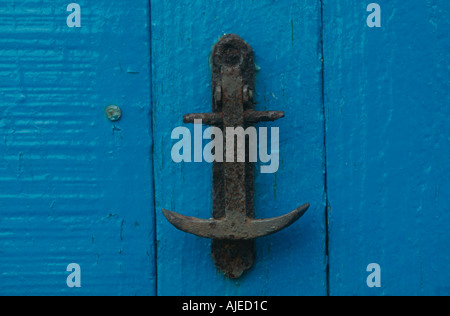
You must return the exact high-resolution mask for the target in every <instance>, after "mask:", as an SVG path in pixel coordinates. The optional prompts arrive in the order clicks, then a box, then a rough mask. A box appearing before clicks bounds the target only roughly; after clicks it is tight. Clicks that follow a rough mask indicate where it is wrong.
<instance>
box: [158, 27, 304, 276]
mask: <svg viewBox="0 0 450 316" xmlns="http://www.w3.org/2000/svg"><path fill="white" fill-rule="evenodd" d="M212 63H213V67H212V70H213V71H212V72H213V74H212V81H213V113H199V114H188V115H185V116H184V119H183V120H184V122H185V123H194V120H196V119H201V120H202V121H203V123H204V124H207V125H213V126H217V127H219V128H221V129H222V131H223V133H224V135H225V130H226V127H235V128H236V127H244V128H247V127H249V126H251V125H252V124H255V123H258V122H264V121H275V120H277V119H280V118H282V117H284V113H283V112H280V111H267V112H256V111H255V110H254V107H255V105H254V102H253V94H254V93H253V92H254V91H255V64H254V54H253V49H252V48H251V46H250V45H248V44H247V43H246V42H245V41H244V40H242V39H241V38H240V37H239V36H237V35H234V34H230V35H225V36H224V37H222V39H221V40H220V41H219V42H218V43H217V44H216V46H215V47H214V50H213V53H212ZM235 150H236V149H235ZM235 154H236V153H235ZM224 155H226V154H225V153H224ZM246 161H249V159H248V153H247V157H246ZM308 208H309V204H305V205H303V206H301V207H299V208H297V209H296V210H294V211H293V212H291V213H289V214H286V215H284V216H281V217H277V218H272V219H264V220H260V219H254V218H255V211H254V164H253V163H250V162H245V163H242V162H225V163H219V162H215V163H214V164H213V219H196V218H192V217H186V216H183V215H180V214H177V213H175V212H171V211H168V210H163V213H164V215H165V217H166V218H167V220H168V221H169V222H170V223H172V224H173V225H174V226H175V227H176V228H178V229H180V230H182V231H184V232H187V233H191V234H194V235H196V236H200V237H204V238H210V239H212V240H213V242H212V257H213V260H214V263H215V264H216V266H217V268H218V269H220V270H221V271H222V272H223V273H224V274H225V276H227V277H229V278H232V279H235V278H239V277H240V276H242V274H243V273H244V272H245V271H247V270H248V269H250V268H251V267H252V266H253V263H254V259H255V255H254V242H253V240H254V239H256V238H259V237H263V236H267V235H270V234H273V233H276V232H278V231H280V230H282V229H284V228H286V227H288V226H290V225H291V224H293V223H294V222H296V221H297V220H298V219H299V218H300V217H302V216H303V214H305V212H306V211H307V210H308Z"/></svg>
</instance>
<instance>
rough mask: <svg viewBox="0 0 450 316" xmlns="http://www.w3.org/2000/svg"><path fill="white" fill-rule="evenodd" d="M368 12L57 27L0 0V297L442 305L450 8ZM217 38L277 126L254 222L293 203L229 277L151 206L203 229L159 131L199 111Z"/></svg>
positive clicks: (47, 15)
mask: <svg viewBox="0 0 450 316" xmlns="http://www.w3.org/2000/svg"><path fill="white" fill-rule="evenodd" d="M370 2H371V1H367V3H366V2H364V1H363V2H359V3H358V4H355V3H354V1H350V0H342V1H332V0H322V1H309V0H278V1H273V0H258V1H250V0H243V1H229V0H214V1H211V0H192V1H167V0H151V1H148V0H146V1H144V0H135V1H133V5H132V6H130V5H129V4H128V3H126V2H117V3H111V1H105V0H97V1H86V0H80V1H78V2H77V4H78V5H79V7H80V8H81V15H80V17H81V25H79V26H80V27H76V26H75V27H69V24H70V23H67V22H68V21H67V17H68V15H69V14H70V13H71V12H70V10H69V11H67V7H68V5H69V3H70V2H67V3H66V2H64V1H60V0H58V1H53V0H52V1H50V0H29V1H24V2H18V1H8V0H0V34H1V36H0V96H1V98H0V295H5V294H20V295H23V294H25V295H208V296H212V295H240V296H247V295H327V294H330V295H397V294H408V295H449V294H450V286H449V285H448V284H450V272H449V270H448V266H449V264H450V249H449V247H450V246H449V245H450V232H449V229H448V224H449V222H450V218H449V216H450V215H449V214H450V212H449V209H448V205H450V201H449V194H448V192H449V191H450V187H449V181H448V179H449V175H450V161H449V158H450V157H449V153H450V146H449V145H450V139H449V135H450V128H449V126H450V120H449V117H450V108H449V105H450V97H449V91H450V89H449V88H450V81H449V53H448V52H449V51H450V47H449V43H450V41H449V37H448V29H449V22H448V19H447V16H448V14H449V9H450V4H449V2H448V1H444V0H425V1H421V0H414V1H409V2H408V3H404V2H405V1H385V0H380V1H378V2H377V3H378V5H379V7H380V8H381V16H380V18H381V25H380V26H381V27H369V25H368V21H366V19H367V17H368V16H369V14H370V12H368V11H367V7H368V5H369V4H370ZM228 33H236V34H239V35H240V36H241V37H242V38H243V39H244V40H246V41H247V42H248V43H249V44H250V45H251V46H252V47H253V49H254V51H255V62H256V65H257V69H258V73H257V76H256V94H255V100H256V103H257V104H256V110H279V111H284V112H285V114H286V116H285V118H283V119H282V120H279V121H277V122H273V123H261V124H259V126H262V127H266V126H267V127H279V128H280V149H279V152H280V165H279V169H278V171H277V172H276V173H274V174H263V173H260V172H259V170H260V168H259V167H260V165H261V163H258V164H257V165H256V171H257V172H256V178H255V208H256V217H257V218H270V217H275V216H279V215H283V214H285V213H287V212H288V211H291V210H293V209H294V208H296V207H298V206H299V205H301V204H303V203H304V202H309V203H310V204H311V208H310V209H309V211H308V212H307V213H306V215H305V216H304V217H303V218H301V219H300V221H299V222H298V223H296V224H294V225H293V226H291V227H289V228H288V229H286V230H283V231H281V232H279V233H278V234H275V235H271V236H268V237H264V238H261V239H258V240H257V241H256V247H255V252H256V261H255V264H254V266H253V268H252V269H251V270H249V271H248V272H247V273H246V274H245V275H244V276H243V277H242V278H240V279H237V280H230V279H228V278H226V277H224V276H223V275H222V274H221V273H220V271H218V270H217V268H216V267H215V265H214V263H213V261H212V259H211V250H210V247H211V241H210V240H208V239H202V238H199V237H195V236H193V235H188V234H185V233H183V232H180V231H178V230H176V229H175V228H174V227H173V226H172V225H171V224H170V223H169V222H167V220H166V219H165V217H164V216H163V214H162V209H163V208H166V209H170V210H172V211H176V212H179V213H182V214H184V215H188V216H194V217H198V218H210V217H211V211H212V194H211V191H212V165H211V164H208V163H187V162H183V163H176V162H174V161H173V159H172V157H171V151H172V147H173V145H174V144H175V143H176V140H173V139H172V137H171V134H172V131H173V130H174V129H175V128H177V127H180V126H186V127H188V128H189V129H190V131H191V132H192V134H194V128H193V127H192V126H189V125H184V124H183V120H182V118H183V115H184V114H187V113H197V112H210V111H211V106H212V87H211V63H210V59H209V58H210V54H211V51H212V47H213V46H214V45H215V43H217V41H218V40H219V38H220V37H221V36H223V35H224V34H228ZM111 105H115V106H118V107H119V108H120V109H121V113H122V116H121V118H120V120H118V121H114V120H110V119H108V116H107V115H106V114H105V110H106V109H107V108H108V107H109V106H111ZM72 263H74V264H76V265H77V266H79V267H80V269H81V270H80V276H81V284H79V285H80V286H81V287H77V286H75V287H70V281H71V279H70V275H71V272H72V270H71V269H69V271H67V268H68V267H69V268H70V267H73V266H71V265H70V264H72ZM371 264H376V266H374V265H371ZM370 267H378V268H379V270H380V271H378V272H380V273H379V275H377V276H375V278H377V277H379V278H381V279H380V280H377V281H379V284H376V286H371V284H370V281H372V279H371V273H372V272H373V271H375V270H376V269H375V270H373V271H372V270H371V269H368V268H370ZM73 271H75V272H76V269H75V270H73ZM375 272H376V271H375ZM68 277H69V278H68ZM378 286H379V287H378Z"/></svg>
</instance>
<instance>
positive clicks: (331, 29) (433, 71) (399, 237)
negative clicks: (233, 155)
mask: <svg viewBox="0 0 450 316" xmlns="http://www.w3.org/2000/svg"><path fill="white" fill-rule="evenodd" d="M377 2H378V3H379V4H380V6H381V8H382V27H381V28H379V29H370V28H368V27H367V25H366V18H367V16H368V14H369V13H367V12H366V6H367V4H368V3H369V2H367V3H365V2H361V3H358V4H355V1H331V0H324V57H325V105H326V109H327V153H328V155H327V162H328V173H327V174H328V197H329V203H330V207H329V217H330V229H329V237H330V243H329V249H330V294H331V295H449V294H450V286H449V284H450V270H449V268H448V267H449V266H450V230H449V228H448V225H449V223H450V212H449V205H450V199H449V197H450V195H449V194H448V193H449V192H450V184H449V174H450V163H449V154H450V146H449V145H450V143H449V135H450V124H449V123H450V122H449V117H450V108H449V105H450V98H449V91H450V89H449V88H450V82H449V52H450V40H449V35H448V30H449V22H448V15H449V13H450V12H449V8H450V5H449V2H448V1H439V0H427V1H384V0H383V1H377ZM373 262H375V263H378V264H380V265H381V269H382V287H381V288H379V289H369V288H368V287H367V285H366V278H367V276H368V275H369V273H368V272H366V267H367V265H368V264H370V263H373Z"/></svg>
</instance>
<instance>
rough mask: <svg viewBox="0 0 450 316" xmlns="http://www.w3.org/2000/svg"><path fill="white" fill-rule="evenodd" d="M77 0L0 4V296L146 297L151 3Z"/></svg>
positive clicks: (151, 279) (150, 287) (150, 275)
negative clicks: (75, 12) (112, 113)
mask: <svg viewBox="0 0 450 316" xmlns="http://www.w3.org/2000/svg"><path fill="white" fill-rule="evenodd" d="M77 2H78V3H79V4H80V5H81V8H82V27H81V28H73V29H72V28H68V27H67V25H66V17H67V16H68V14H69V13H68V12H66V7H67V5H68V4H69V3H70V1H59V0H58V1H54V0H45V1H42V0H30V1H22V2H21V1H6V0H2V1H1V4H0V156H1V162H0V294H28V295H81V294H83V295H90V294H107V295H119V294H121V295H135V294H138V295H139V294H148V295H152V294H155V284H156V283H155V264H154V247H153V238H154V237H153V235H154V234H153V232H154V229H153V227H154V221H153V214H154V212H153V188H152V178H153V175H152V173H153V168H152V163H151V155H150V154H151V146H152V143H151V141H152V138H151V130H150V126H151V124H150V123H151V120H150V105H151V101H150V100H151V98H150V94H151V89H150V86H151V80H150V32H149V29H150V26H149V9H148V8H149V5H148V2H147V1H134V2H133V6H130V5H129V3H127V2H117V3H114V4H112V3H111V1H105V0H97V1H84V0H80V1H77ZM110 104H116V105H118V106H120V107H121V109H122V111H123V117H122V120H120V121H119V122H116V123H112V122H110V121H109V120H108V119H107V118H106V115H105V108H106V107H107V106H108V105H110ZM72 262H75V263H78V264H80V265H81V269H82V288H80V289H69V288H68V287H67V285H66V278H67V276H68V275H69V273H68V272H66V267H67V265H68V264H70V263H72Z"/></svg>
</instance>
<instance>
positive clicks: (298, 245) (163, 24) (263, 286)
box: [151, 0, 326, 295]
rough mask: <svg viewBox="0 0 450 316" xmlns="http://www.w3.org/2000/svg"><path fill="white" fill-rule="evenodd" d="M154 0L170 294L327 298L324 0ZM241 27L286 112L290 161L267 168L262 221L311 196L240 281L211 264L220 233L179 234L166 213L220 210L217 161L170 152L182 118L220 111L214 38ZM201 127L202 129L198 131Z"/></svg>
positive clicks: (162, 224)
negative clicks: (215, 99)
mask: <svg viewBox="0 0 450 316" xmlns="http://www.w3.org/2000/svg"><path fill="white" fill-rule="evenodd" d="M151 5H152V7H151V8H152V55H153V56H152V62H153V124H154V128H155V152H154V154H155V156H154V158H155V165H154V167H155V181H156V182H155V190H156V194H155V202H156V212H157V261H158V294H160V295H324V294H326V256H325V239H326V238H325V237H326V232H325V216H324V212H325V199H324V196H325V195H324V132H323V119H324V115H323V107H322V102H321V96H322V93H321V87H322V81H321V45H320V44H321V41H320V30H321V24H320V3H319V2H315V1H303V0H302V1H298V0H295V1H294V0H283V1H271V0H263V1H234V2H230V1H225V0H223V1H217V0H216V1H190V2H176V1H162V0H154V1H152V2H151ZM225 33H236V34H238V35H240V36H241V37H243V39H244V40H246V41H248V43H249V44H250V45H252V47H253V49H254V51H255V52H256V64H257V65H258V66H259V68H260V71H259V73H258V74H257V83H256V100H257V102H258V104H257V106H256V109H257V110H282V111H285V112H286V118H284V119H283V120H280V121H278V122H276V123H267V124H261V125H259V126H269V127H270V126H279V127H280V154H281V160H280V169H279V171H278V173H276V174H271V175H267V174H266V175H263V174H260V173H259V169H257V172H256V174H257V176H256V186H255V190H256V196H255V203H256V217H257V218H267V217H274V216H278V215H282V214H285V213H287V212H289V211H292V210H293V209H295V208H296V207H298V206H300V205H301V204H303V203H305V202H310V203H311V205H312V206H311V209H310V210H309V211H308V213H307V215H305V217H304V218H302V219H301V220H300V221H299V222H298V223H297V224H295V225H294V226H292V227H290V228H289V229H287V230H285V231H283V232H280V233H278V234H276V235H274V236H270V237H267V238H263V239H260V240H258V241H257V242H256V255H257V259H256V264H255V266H254V267H253V268H252V270H250V271H249V272H248V273H247V274H246V275H245V276H244V277H243V278H241V279H239V280H237V281H230V280H228V279H226V278H225V277H223V275H221V273H220V272H218V271H217V270H216V268H215V266H214V264H213V262H212V259H211V253H210V244H211V241H210V240H207V239H200V238H197V237H194V236H192V235H187V234H185V233H182V232H179V231H177V230H176V229H175V228H174V227H172V226H171V225H170V224H169V223H168V222H167V221H166V219H165V218H164V217H163V215H162V213H161V210H162V208H167V209H170V210H172V211H175V212H179V213H182V214H184V215H188V216H195V217H198V218H210V217H211V212H212V198H211V190H212V166H211V165H210V164H207V163H184V164H183V163H182V164H176V163H174V162H172V160H171V148H172V146H173V145H174V144H175V142H176V141H172V140H171V132H172V129H174V128H175V127H178V126H183V121H182V118H183V115H184V114H187V113H195V112H210V111H211V102H212V93H211V69H210V65H209V56H210V53H211V50H212V47H213V45H214V44H215V43H216V42H217V41H218V39H219V37H220V36H222V35H223V34H225ZM189 128H190V129H191V131H193V128H192V126H190V127H189Z"/></svg>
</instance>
